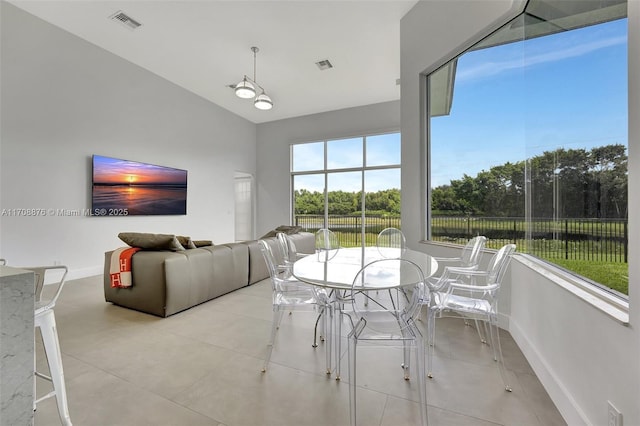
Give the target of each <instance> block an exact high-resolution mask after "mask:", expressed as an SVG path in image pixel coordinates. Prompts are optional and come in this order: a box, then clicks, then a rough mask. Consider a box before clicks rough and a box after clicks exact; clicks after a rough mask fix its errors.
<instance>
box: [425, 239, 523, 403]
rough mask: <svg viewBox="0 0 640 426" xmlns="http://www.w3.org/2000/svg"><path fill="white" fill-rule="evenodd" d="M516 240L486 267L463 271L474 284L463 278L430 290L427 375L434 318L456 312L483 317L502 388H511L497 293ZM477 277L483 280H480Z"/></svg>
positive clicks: (429, 366)
mask: <svg viewBox="0 0 640 426" xmlns="http://www.w3.org/2000/svg"><path fill="white" fill-rule="evenodd" d="M515 249H516V246H515V244H507V245H505V246H503V247H502V248H501V249H500V250H498V252H497V253H496V254H495V255H494V256H493V258H492V259H491V262H490V263H489V267H488V269H487V270H486V271H482V270H473V271H466V272H465V274H468V275H470V276H472V277H474V278H475V282H474V284H468V283H465V282H462V281H456V280H454V281H450V282H448V283H447V286H446V288H444V289H443V290H442V291H434V292H431V303H430V304H429V306H428V312H429V315H428V316H429V318H428V325H427V328H428V341H429V355H428V368H427V371H428V376H429V377H433V374H432V365H433V352H434V347H435V324H436V318H440V317H444V316H449V315H455V316H461V317H463V318H471V319H474V320H478V321H483V322H484V323H485V324H488V327H489V342H490V343H489V344H490V345H491V348H492V349H493V358H494V360H495V361H497V362H498V370H499V371H500V376H501V377H502V381H503V382H504V387H505V390H507V391H509V392H511V386H509V383H508V380H507V376H506V372H505V368H504V360H503V358H502V347H501V346H500V332H499V329H498V296H499V294H500V286H501V283H502V280H503V278H504V275H505V272H506V270H507V266H508V265H509V260H510V259H511V255H512V254H513V252H514V251H515ZM480 281H483V282H482V283H481V282H480Z"/></svg>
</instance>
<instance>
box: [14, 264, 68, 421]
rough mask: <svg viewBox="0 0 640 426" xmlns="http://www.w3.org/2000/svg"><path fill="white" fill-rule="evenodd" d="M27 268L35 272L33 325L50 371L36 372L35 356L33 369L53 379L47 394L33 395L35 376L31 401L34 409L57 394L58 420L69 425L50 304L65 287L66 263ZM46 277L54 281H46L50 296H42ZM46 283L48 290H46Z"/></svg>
mask: <svg viewBox="0 0 640 426" xmlns="http://www.w3.org/2000/svg"><path fill="white" fill-rule="evenodd" d="M21 269H25V270H28V271H33V272H34V274H35V283H36V288H35V295H36V303H35V317H34V323H35V327H36V328H39V329H40V333H41V335H42V343H43V345H44V350H45V354H46V357H47V362H48V364H49V374H51V376H48V375H46V374H43V373H41V372H38V371H37V370H36V368H35V357H34V372H35V375H36V376H37V377H40V378H42V379H45V380H48V381H50V382H52V383H53V391H51V392H49V393H48V394H46V395H44V396H42V397H40V398H36V397H35V396H36V393H35V391H36V383H35V380H34V384H33V386H34V403H33V409H34V410H35V409H36V405H37V404H38V403H39V402H41V401H43V400H45V399H48V398H51V397H53V396H55V397H56V403H57V406H58V414H59V415H60V420H61V421H62V424H64V425H66V426H70V425H71V418H70V417H69V407H68V405H67V390H66V387H65V383H64V370H63V368H62V354H61V352H60V342H59V340H58V331H57V328H56V318H55V315H54V313H53V308H54V307H55V305H56V301H57V300H58V297H60V293H61V292H62V288H63V287H64V283H65V279H66V277H67V272H68V270H67V267H66V266H61V265H59V266H44V267H30V268H21ZM45 279H46V280H47V281H53V280H55V283H51V284H48V285H47V291H46V293H47V294H52V296H51V297H45V296H43V293H45V292H44V291H43V290H44V284H45ZM49 287H50V288H51V290H50V291H49Z"/></svg>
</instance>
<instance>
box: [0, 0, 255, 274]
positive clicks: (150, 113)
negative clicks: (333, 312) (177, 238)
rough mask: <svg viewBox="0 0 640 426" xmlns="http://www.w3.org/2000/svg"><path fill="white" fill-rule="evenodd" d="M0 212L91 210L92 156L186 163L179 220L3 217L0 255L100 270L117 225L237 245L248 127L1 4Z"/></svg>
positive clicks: (249, 149)
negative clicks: (238, 177) (237, 187)
mask: <svg viewBox="0 0 640 426" xmlns="http://www.w3.org/2000/svg"><path fill="white" fill-rule="evenodd" d="M0 8H1V9H0V10H1V15H2V28H1V31H2V33H1V38H2V49H1V50H2V58H1V59H2V63H1V66H2V68H1V78H2V82H1V83H2V86H1V90H2V92H1V93H2V98H1V100H2V105H1V106H2V111H1V113H2V116H1V119H2V126H1V127H2V129H1V139H0V144H1V145H0V153H1V159H0V166H1V167H0V169H1V170H0V209H17V208H44V209H50V208H53V209H83V208H88V207H91V198H90V197H91V155H92V154H100V155H105V156H110V157H116V158H123V159H128V160H134V161H141V162H146V163H152V164H159V165H164V166H170V167H176V168H181V169H186V170H188V173H189V174H188V196H187V197H188V198H187V215H186V216H137V217H111V218H106V217H56V216H46V217H9V216H6V215H5V216H2V217H0V257H4V258H6V259H7V260H8V261H9V263H10V264H13V265H35V264H50V263H53V262H54V261H61V262H62V263H64V264H67V265H68V266H69V267H70V268H71V269H72V271H73V275H72V276H76V277H77V276H85V275H93V274H99V273H101V272H102V266H101V265H102V263H103V261H104V260H103V258H104V252H105V251H107V250H111V249H113V248H116V247H119V246H122V245H123V243H122V242H121V241H120V240H119V239H118V238H117V234H118V233H119V232H121V231H141V232H155V233H171V234H173V233H175V234H181V235H190V236H192V237H193V238H196V239H212V240H213V241H214V242H229V241H233V240H234V235H233V230H234V211H233V210H234V181H233V178H234V172H235V171H236V170H238V171H243V172H248V173H252V174H255V142H256V135H255V132H256V127H255V125H254V124H253V123H250V122H248V121H246V120H244V119H242V118H240V117H238V116H236V115H234V114H232V113H230V112H228V111H226V110H224V109H222V108H220V107H218V106H216V105H214V104H212V103H210V102H208V101H206V100H204V99H203V98H200V97H198V96H196V95H194V94H192V93H190V92H187V91H185V90H184V89H182V88H179V87H178V86H176V85H174V84H172V83H169V82H168V81H166V80H164V79H162V78H160V77H158V76H156V75H155V74H152V73H150V72H148V71H146V70H144V69H142V68H140V67H138V66H136V65H133V64H131V63H129V62H127V61H125V60H123V59H121V58H119V57H116V56H114V55H112V54H111V53H109V52H107V51H105V50H102V49H100V48H98V47H96V46H94V45H92V44H90V43H88V42H86V41H84V40H81V39H79V38H77V37H75V36H73V35H71V34H69V33H67V32H65V31H64V30H61V29H59V28H57V27H54V26H52V25H50V24H48V23H46V22H44V21H42V20H40V19H38V18H35V17H33V16H32V15H29V14H27V13H26V12H24V11H22V10H20V9H18V8H16V7H14V6H12V5H10V4H8V3H5V2H1V3H0Z"/></svg>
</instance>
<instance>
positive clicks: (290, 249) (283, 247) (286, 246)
mask: <svg viewBox="0 0 640 426" xmlns="http://www.w3.org/2000/svg"><path fill="white" fill-rule="evenodd" d="M276 239H277V241H278V248H279V250H280V253H281V254H282V258H283V262H282V266H283V268H285V269H286V270H287V272H286V273H287V274H288V275H289V276H291V275H292V274H293V264H294V263H295V261H296V260H298V259H300V258H302V257H305V256H309V254H308V253H298V250H297V249H296V244H295V243H294V242H293V240H292V239H291V237H289V236H288V235H287V234H285V233H284V232H278V233H276ZM323 313H324V309H322V310H321V312H320V314H318V318H317V319H316V324H315V327H314V328H313V345H312V346H313V347H314V348H317V347H318V325H320V327H321V329H320V340H321V341H323V342H324V341H325V338H324V336H325V331H326V330H325V327H324V325H325V322H324V321H322V322H321V321H320V320H321V319H322V318H323Z"/></svg>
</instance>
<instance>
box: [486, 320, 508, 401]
mask: <svg viewBox="0 0 640 426" xmlns="http://www.w3.org/2000/svg"><path fill="white" fill-rule="evenodd" d="M489 332H490V336H489V337H490V339H491V346H492V347H493V354H494V358H495V359H497V361H498V370H499V371H500V376H501V377H502V383H504V389H505V390H506V391H507V392H511V391H512V389H511V386H509V382H508V381H507V372H506V370H505V368H504V358H503V357H502V346H501V345H500V330H499V329H498V323H497V318H495V317H493V316H491V317H490V319H489Z"/></svg>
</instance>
